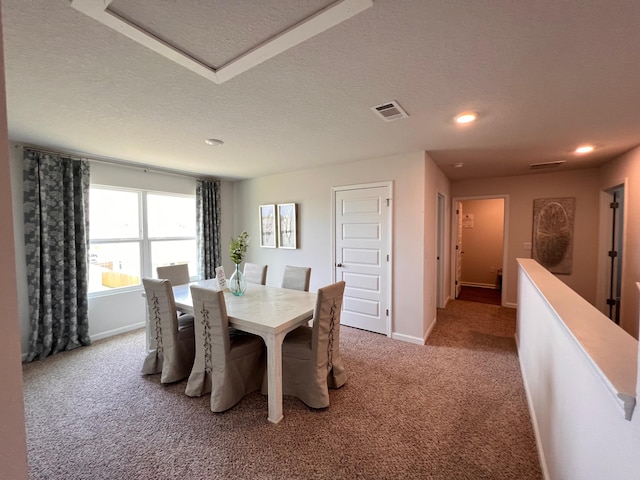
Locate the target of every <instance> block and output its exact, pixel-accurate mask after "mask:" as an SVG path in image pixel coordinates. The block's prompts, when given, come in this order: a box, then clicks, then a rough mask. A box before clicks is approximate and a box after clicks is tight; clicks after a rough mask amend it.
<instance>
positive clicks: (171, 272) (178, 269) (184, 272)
mask: <svg viewBox="0 0 640 480" xmlns="http://www.w3.org/2000/svg"><path fill="white" fill-rule="evenodd" d="M156 272H157V274H158V278H166V279H167V280H169V281H170V282H171V286H172V287H175V286H176V285H184V284H186V283H189V282H190V281H191V279H190V278H189V265H187V264H186V263H178V264H175V265H164V266H162V267H156ZM177 312H178V317H181V316H182V315H186V313H185V312H183V311H181V310H179V309H178V310H177Z"/></svg>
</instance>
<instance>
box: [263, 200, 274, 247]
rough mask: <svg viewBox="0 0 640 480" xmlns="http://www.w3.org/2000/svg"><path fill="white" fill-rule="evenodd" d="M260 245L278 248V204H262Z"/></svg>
mask: <svg viewBox="0 0 640 480" xmlns="http://www.w3.org/2000/svg"><path fill="white" fill-rule="evenodd" d="M259 217H260V246H261V247H265V248H276V206H275V205H274V204H271V205H260V207H259Z"/></svg>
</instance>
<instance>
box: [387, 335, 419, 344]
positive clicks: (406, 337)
mask: <svg viewBox="0 0 640 480" xmlns="http://www.w3.org/2000/svg"><path fill="white" fill-rule="evenodd" d="M391 338H392V339H393V340H400V341H402V342H407V343H413V344H415V345H424V342H425V341H424V340H423V339H422V338H420V337H412V336H411V335H404V334H403V333H392V334H391Z"/></svg>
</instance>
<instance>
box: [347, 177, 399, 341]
mask: <svg viewBox="0 0 640 480" xmlns="http://www.w3.org/2000/svg"><path fill="white" fill-rule="evenodd" d="M389 197H390V188H389V187H370V188H354V189H353V190H338V191H336V192H335V222H336V225H335V232H336V238H335V244H336V259H335V260H336V272H335V273H336V276H335V278H336V280H344V281H345V282H346V286H345V293H344V303H343V311H342V316H341V323H342V324H344V325H348V326H351V327H356V328H362V329H364V330H369V331H372V332H377V333H383V334H385V335H388V332H389V321H388V319H389V317H388V315H387V311H388V308H389V306H388V279H389V273H388V270H389V263H388V254H389V241H388V235H389V224H390V221H389V207H388V205H387V199H388V198H389Z"/></svg>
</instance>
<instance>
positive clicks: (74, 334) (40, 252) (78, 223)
mask: <svg viewBox="0 0 640 480" xmlns="http://www.w3.org/2000/svg"><path fill="white" fill-rule="evenodd" d="M23 175H24V198H23V199H24V235H25V251H26V264H27V282H28V291H29V318H30V325H31V331H30V334H29V353H28V356H27V361H32V360H34V359H37V360H40V359H43V358H45V357H47V356H48V355H53V354H55V353H58V352H61V351H67V350H72V349H74V348H77V347H80V346H83V345H90V344H91V340H90V338H89V318H88V271H87V258H88V257H87V252H88V246H89V245H88V242H89V224H88V221H89V216H88V206H89V162H87V161H86V160H72V159H71V158H65V157H61V156H59V155H57V154H51V153H44V152H38V151H33V150H29V149H24V165H23Z"/></svg>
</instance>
